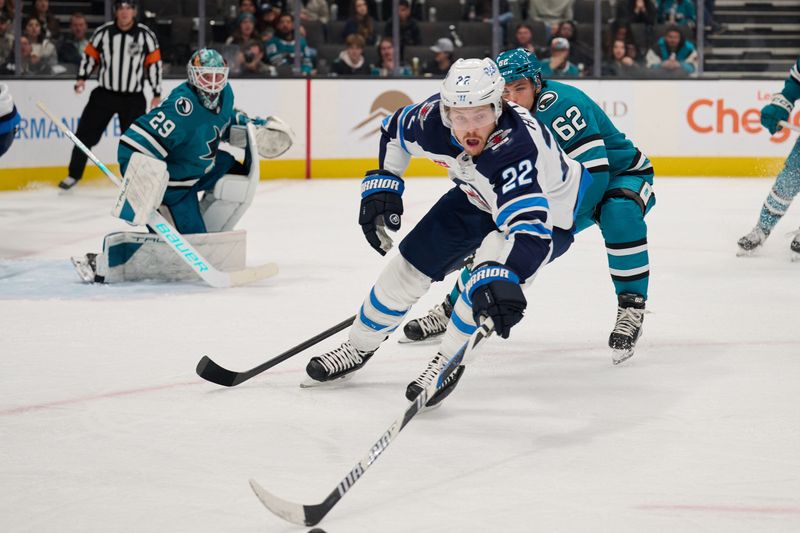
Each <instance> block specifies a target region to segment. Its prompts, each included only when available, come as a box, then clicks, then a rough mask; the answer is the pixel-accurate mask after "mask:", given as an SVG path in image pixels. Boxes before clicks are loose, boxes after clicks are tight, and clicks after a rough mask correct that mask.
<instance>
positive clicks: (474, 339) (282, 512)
mask: <svg viewBox="0 0 800 533" xmlns="http://www.w3.org/2000/svg"><path fill="white" fill-rule="evenodd" d="M492 331H494V324H493V323H492V320H491V319H490V318H487V319H486V320H485V321H484V323H483V324H481V325H480V326H479V327H478V329H477V330H476V331H475V333H473V334H472V336H471V337H470V338H469V340H468V341H467V342H466V343H465V344H464V346H463V347H462V348H461V349H460V350H459V351H458V352H457V353H456V354H455V355H454V356H453V357H452V359H450V361H448V363H447V366H445V367H444V368H443V369H442V371H441V372H440V373H439V379H437V380H436V381H435V382H433V383H431V384H430V386H429V387H428V388H427V389H425V390H423V391H422V393H420V395H419V396H417V397H416V399H415V400H414V401H413V402H411V404H410V405H409V406H408V407H407V408H406V410H405V411H404V412H403V414H402V415H400V416H399V417H397V418H396V419H395V421H394V422H392V425H391V426H389V429H387V430H386V431H385V432H384V433H383V435H381V436H380V437H379V438H378V440H377V441H376V442H375V444H373V445H372V447H371V448H370V450H369V452H367V455H366V456H365V457H364V458H363V459H361V460H360V461H359V462H358V463H357V464H356V466H354V467H353V469H352V470H350V472H349V473H348V474H347V475H346V476H345V477H344V479H342V480H341V481H340V482H339V484H338V485H337V486H336V488H335V489H333V491H332V492H331V493H330V494H328V497H327V498H325V500H324V501H323V502H322V503H318V504H316V505H303V504H299V503H293V502H290V501H287V500H284V499H282V498H279V497H277V496H275V495H274V494H272V493H271V492H268V491H267V490H266V489H264V488H263V487H262V486H261V485H259V484H258V483H257V482H256V481H255V480H254V479H251V480H250V488H252V489H253V492H255V493H256V496H258V499H259V500H261V503H262V504H264V506H265V507H266V508H267V509H269V510H270V511H272V512H273V513H274V514H275V515H277V516H279V517H281V518H283V519H284V520H286V521H288V522H291V523H293V524H298V525H301V526H304V525H305V526H315V525H317V524H319V523H320V521H322V519H323V518H324V517H325V515H327V514H328V512H330V510H331V509H333V506H334V505H336V504H337V503H338V502H339V500H341V499H342V497H343V496H344V495H345V493H346V492H347V491H348V490H350V488H351V487H352V486H353V485H355V483H356V481H358V480H359V479H360V478H361V476H363V475H364V472H366V471H367V469H368V468H369V467H370V466H372V464H373V463H374V462H375V461H377V460H378V457H380V455H381V454H382V453H383V452H384V450H386V448H388V447H389V444H391V442H392V440H393V439H394V438H395V437H396V436H397V434H398V433H400V432H401V431H402V430H403V428H404V427H406V425H407V424H408V423H409V422H410V421H411V419H412V418H414V417H415V416H416V415H417V414H418V413H419V412H420V410H422V408H423V407H424V406H425V404H426V403H427V401H428V398H429V397H431V396H433V395H434V394H435V393H436V390H437V389H438V388H439V387H441V385H442V383H443V382H444V380H445V379H446V378H447V376H449V375H450V374H451V373H452V372H453V371H454V370H455V369H456V368H458V365H460V364H462V363H463V362H464V361H465V360H466V359H468V358H471V356H472V354H473V352H474V350H475V348H476V347H477V346H478V344H479V343H480V342H481V341H482V340H483V339H485V338H487V337H488V336H489V335H491V334H492Z"/></svg>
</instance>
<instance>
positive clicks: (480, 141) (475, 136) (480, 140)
mask: <svg viewBox="0 0 800 533" xmlns="http://www.w3.org/2000/svg"><path fill="white" fill-rule="evenodd" d="M456 138H457V139H458V142H459V143H461V146H463V147H464V151H465V152H467V153H468V154H469V155H471V156H473V157H474V156H476V155H480V153H481V152H483V149H484V148H485V147H486V140H487V139H488V134H487V135H483V134H482V132H480V131H479V130H472V131H467V132H465V133H463V134H459V133H458V132H456Z"/></svg>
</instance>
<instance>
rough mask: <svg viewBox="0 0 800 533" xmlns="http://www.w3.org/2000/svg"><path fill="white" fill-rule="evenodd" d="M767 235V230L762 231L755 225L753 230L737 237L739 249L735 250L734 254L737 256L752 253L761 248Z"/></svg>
mask: <svg viewBox="0 0 800 533" xmlns="http://www.w3.org/2000/svg"><path fill="white" fill-rule="evenodd" d="M767 237H769V232H768V231H764V229H763V228H762V227H761V226H756V227H755V228H753V231H751V232H750V233H748V234H747V235H745V236H744V237H742V238H741V239H739V242H738V245H739V251H738V252H736V255H737V256H739V257H742V256H748V255H753V254H754V253H756V251H757V250H758V249H759V248H761V246H762V245H763V244H764V241H766V240H767Z"/></svg>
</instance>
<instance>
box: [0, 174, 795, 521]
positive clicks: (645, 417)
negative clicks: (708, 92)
mask: <svg viewBox="0 0 800 533" xmlns="http://www.w3.org/2000/svg"><path fill="white" fill-rule="evenodd" d="M770 184H771V181H770V180H735V179H713V180H712V179H663V178H661V179H657V184H656V193H657V195H658V204H657V205H656V207H655V208H654V210H653V211H652V212H651V213H650V215H649V216H648V219H647V220H648V224H649V227H650V236H649V241H650V253H651V265H652V276H651V293H650V301H649V303H648V308H649V310H650V311H651V313H650V314H648V315H647V317H646V319H645V333H644V337H643V338H642V340H641V342H640V344H639V349H638V352H637V354H636V356H635V357H634V358H633V359H631V360H629V361H627V362H626V363H624V364H622V365H620V366H618V367H614V366H612V364H611V354H610V353H609V350H608V348H607V347H606V340H607V337H608V333H609V331H610V328H611V326H612V324H613V320H614V316H615V311H616V308H615V299H614V295H613V289H612V286H611V282H610V280H609V278H608V273H607V267H606V259H605V250H604V249H603V244H602V239H601V238H600V235H599V232H598V231H597V230H596V229H589V230H587V231H586V232H584V233H582V234H581V235H579V237H578V239H577V241H576V243H575V245H573V248H572V249H571V250H570V251H569V253H567V254H566V255H565V256H564V257H562V258H560V259H559V260H558V261H557V262H556V263H554V264H552V265H550V266H548V267H547V268H546V269H545V271H544V272H543V273H542V274H541V275H540V276H539V277H538V278H537V279H536V281H535V282H534V284H533V286H532V287H531V289H530V291H529V292H528V300H529V307H528V312H527V316H526V319H525V321H524V322H523V323H522V324H521V325H519V326H518V327H516V328H515V329H514V331H513V334H512V337H511V339H510V340H508V341H503V340H500V339H492V340H490V341H489V342H488V343H486V345H485V348H484V349H483V351H482V355H481V357H480V358H479V360H478V361H476V363H475V364H474V365H472V367H470V368H468V369H467V372H466V373H465V375H464V378H463V379H462V381H461V384H460V385H459V388H458V390H457V391H456V392H455V393H454V394H453V395H452V396H451V397H450V398H449V399H448V400H447V401H446V402H445V404H444V406H443V407H442V408H441V409H438V410H436V411H433V412H431V413H426V414H424V415H421V416H419V417H418V418H416V419H415V420H414V421H413V422H412V423H411V424H410V425H409V426H408V427H407V428H406V429H405V430H404V431H403V433H402V434H401V435H400V436H399V437H398V439H397V440H396V441H395V442H394V443H392V445H391V446H390V448H389V449H388V450H387V451H386V453H384V455H382V456H381V458H380V460H379V461H378V462H377V463H376V464H375V465H373V467H372V468H371V469H370V471H369V472H368V473H367V474H366V475H365V477H364V478H363V479H362V480H360V481H359V482H358V484H357V485H356V486H355V487H354V488H353V489H352V491H351V492H350V493H348V494H347V496H346V497H345V498H344V499H343V500H342V501H341V502H340V503H339V505H338V506H337V507H336V508H335V509H334V510H333V511H332V512H331V513H330V514H329V515H328V517H327V518H326V519H325V521H323V523H322V524H321V527H323V528H324V529H325V530H326V531H327V532H328V533H354V532H370V533H371V532H376V531H380V532H382V533H394V532H403V533H406V532H409V531H415V532H418V533H423V532H442V531H458V532H463V531H469V532H484V531H487V532H488V531H491V532H499V531H502V532H511V531H514V532H517V531H519V532H530V531H547V532H555V531H559V532H598V531H608V532H614V533H620V532H636V533H641V532H660V531H664V532H675V531H680V532H686V531H692V532H693V531H702V532H712V531H713V532H721V531H724V532H737V531H740V532H753V531H759V532H760V531H770V532H795V531H800V454H799V453H798V452H800V414H798V411H799V409H798V405H800V322H798V314H797V309H798V302H800V283H798V280H800V264H798V263H794V264H793V263H790V262H789V260H788V257H789V250H788V244H789V239H787V238H784V237H783V233H784V232H788V231H790V230H793V229H795V228H796V227H797V225H798V223H800V219H798V215H797V210H796V209H793V210H791V211H790V213H789V214H788V215H787V216H786V220H785V221H783V222H782V223H781V225H780V226H778V227H777V228H776V230H775V232H774V233H773V235H772V237H770V240H769V241H768V242H767V244H766V246H765V249H764V250H763V252H762V254H761V255H760V256H758V257H751V258H737V257H736V256H735V251H736V240H737V239H738V238H739V237H740V236H742V235H744V234H745V233H747V231H749V230H750V229H751V227H752V225H753V224H754V223H755V221H756V218H757V214H758V210H759V208H760V205H761V202H762V200H763V198H764V197H765V196H766V194H767V192H768V190H769V187H770ZM358 186H359V183H358V181H357V180H342V181H335V180H324V181H313V182H303V181H283V182H282V181H273V182H268V183H264V184H262V186H261V188H260V189H259V193H258V196H257V197H256V199H255V201H254V204H253V207H252V208H251V210H250V211H249V212H248V214H247V215H246V216H245V218H244V219H243V220H242V223H241V227H244V228H246V229H247V230H248V240H249V252H248V261H249V263H250V264H257V263H262V262H267V261H277V262H278V263H279V264H280V267H281V273H280V274H279V275H278V276H277V277H275V278H272V279H269V280H265V281H263V282H260V283H258V284H256V285H253V286H249V287H241V288H234V289H228V290H215V289H211V288H208V287H206V286H204V285H202V284H201V283H200V282H198V283H184V284H173V285H167V284H161V283H143V284H128V285H118V286H101V285H94V286H89V285H83V284H81V283H80V282H79V280H78V277H77V276H76V275H75V273H74V272H73V270H72V267H71V265H70V264H69V261H68V258H69V256H70V255H77V254H82V253H85V252H88V251H97V250H98V248H99V246H100V243H101V238H102V236H103V235H104V234H105V233H107V232H110V231H116V230H124V229H126V228H127V226H126V225H125V224H124V223H121V222H119V221H115V220H114V219H112V218H111V217H110V216H109V215H108V212H109V210H110V209H111V206H112V204H113V191H112V190H111V189H110V188H90V187H86V186H78V187H77V188H76V189H75V192H74V194H71V195H64V196H59V195H57V193H56V192H55V191H54V190H52V189H45V190H36V191H24V192H14V193H2V194H0V391H2V392H1V393H0V531H3V532H23V531H25V532H37V533H38V532H42V531H59V532H86V531H124V532H127V531H130V532H134V531H135V532H142V531H158V532H162V531H181V532H183V531H187V532H188V531H191V532H223V531H224V532H256V531H270V532H273V531H274V532H291V531H305V530H306V529H308V528H300V527H297V526H292V525H290V524H286V523H284V522H282V521H281V520H280V519H278V518H276V517H274V516H272V515H271V514H270V513H269V512H268V511H267V510H266V509H264V508H263V507H262V506H261V504H260V503H259V502H258V500H257V499H256V497H255V496H254V495H253V494H252V493H251V491H250V488H249V487H248V484H247V479H248V478H250V477H254V478H255V479H257V480H258V481H259V482H260V483H261V484H262V485H264V486H265V487H266V488H267V489H269V490H271V491H273V492H275V493H276V494H277V495H279V496H281V497H283V498H287V499H291V500H295V501H300V502H303V503H318V502H320V501H322V499H323V498H324V497H325V496H326V495H327V493H328V492H329V491H331V490H332V489H333V488H334V487H335V486H336V484H337V483H338V482H339V480H340V479H341V478H342V477H343V476H344V475H345V474H346V473H347V472H348V471H349V470H350V468H352V466H353V465H354V464H355V463H356V461H357V460H358V459H359V458H361V457H362V456H363V455H364V453H365V452H366V451H367V449H368V448H369V446H370V445H371V444H372V443H373V442H374V441H375V440H376V439H377V438H378V436H379V435H380V434H381V433H383V431H384V430H385V429H386V428H387V427H388V425H389V424H390V423H391V421H392V420H393V419H394V418H395V417H396V416H397V415H398V414H399V413H401V412H402V411H403V410H404V408H405V400H404V397H403V392H404V390H405V386H406V384H407V383H408V382H409V381H410V380H411V379H413V378H414V377H415V376H416V375H417V374H418V373H419V372H420V371H421V370H422V369H423V368H424V366H425V363H426V361H427V360H428V358H429V357H430V356H432V355H433V353H434V351H435V347H433V346H430V345H428V346H408V345H398V344H396V343H395V342H394V339H390V340H389V341H388V342H387V343H386V344H385V345H384V346H383V347H382V348H381V350H380V352H378V354H376V356H375V357H374V358H373V359H372V360H371V362H370V363H369V364H368V365H367V366H366V367H365V368H364V370H363V371H361V372H360V373H359V374H358V375H357V376H356V377H355V378H354V379H353V380H351V381H350V382H348V383H347V384H346V385H343V386H341V387H338V388H328V389H324V388H322V389H321V388H316V389H305V390H301V389H300V388H299V387H298V384H299V382H300V381H301V380H302V377H303V367H304V366H305V363H306V362H307V360H308V358H309V357H311V356H312V355H315V354H317V353H319V352H321V351H322V350H325V349H329V348H331V347H333V346H335V345H336V344H338V343H339V342H341V341H342V340H343V339H344V338H345V335H344V334H340V335H338V336H336V337H335V338H333V339H330V340H329V341H326V342H324V343H322V344H321V345H320V346H319V347H318V348H317V349H311V350H309V351H308V352H307V353H304V354H301V355H299V356H297V357H295V358H293V359H290V360H289V361H287V362H285V363H283V364H281V365H280V366H278V367H276V368H274V369H272V370H271V371H268V372H266V373H264V374H262V375H261V376H259V377H257V378H255V379H253V380H251V381H250V382H247V383H245V384H243V385H240V386H239V387H236V388H233V389H221V388H219V387H217V386H215V385H212V384H210V383H206V382H202V381H201V380H200V379H199V378H197V377H196V376H195V374H194V367H195V365H196V363H197V361H198V359H199V358H200V356H202V355H204V354H208V355H211V356H212V357H213V358H214V359H215V360H216V361H217V362H219V363H220V364H223V365H225V366H227V367H229V368H233V369H239V370H243V369H247V368H250V367H253V366H255V365H257V364H258V363H261V362H262V361H264V360H266V359H268V358H270V357H272V356H274V355H276V354H278V353H280V352H281V351H283V350H285V349H286V348H288V347H291V346H293V345H295V344H297V343H299V342H300V341H301V340H303V339H305V338H308V337H310V336H312V335H313V334H315V333H317V332H319V331H321V330H323V329H326V328H328V327H329V326H332V325H333V324H335V323H337V322H339V321H341V320H343V319H344V318H346V317H347V316H349V315H351V314H353V313H354V312H355V311H356V310H357V308H358V306H359V305H360V302H361V299H362V298H363V296H364V295H365V294H366V292H367V291H368V290H369V288H370V286H371V284H372V282H373V281H374V279H375V278H376V276H377V274H378V272H379V271H380V269H381V267H382V266H383V265H384V264H385V263H386V259H383V258H381V257H379V256H378V254H376V253H375V252H374V251H372V250H371V249H370V248H369V246H368V245H367V244H366V242H365V241H364V240H363V236H362V234H361V231H360V229H359V228H358V226H357V224H356V218H357V216H356V213H357V203H358V197H359V195H358ZM448 187H449V183H448V182H447V181H446V180H443V179H413V180H410V181H409V182H408V184H407V192H406V198H405V201H406V215H405V216H404V219H403V231H402V232H401V233H404V232H405V231H407V230H408V228H410V227H412V226H413V224H414V222H415V221H416V220H418V219H419V217H420V216H421V215H422V214H423V213H424V212H425V210H426V208H427V207H428V206H429V205H431V204H432V203H433V201H434V200H435V198H437V197H438V195H439V194H440V193H442V192H444V191H445V190H446V189H447V188H448ZM450 282H451V280H447V281H446V282H445V283H444V284H440V285H435V286H434V288H433V289H432V291H431V292H430V293H429V295H428V296H426V298H425V299H424V300H423V301H422V302H420V304H419V305H418V306H417V307H416V308H415V309H414V311H413V314H414V315H416V314H419V313H423V312H425V311H426V310H427V309H428V307H429V306H431V305H433V304H435V303H437V302H438V301H439V300H440V299H441V297H442V295H443V293H444V292H445V291H446V290H449V287H450Z"/></svg>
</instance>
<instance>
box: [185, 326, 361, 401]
mask: <svg viewBox="0 0 800 533" xmlns="http://www.w3.org/2000/svg"><path fill="white" fill-rule="evenodd" d="M355 319H356V316H355V315H353V316H351V317H350V318H348V319H346V320H343V321H342V322H339V323H338V324H336V325H335V326H333V327H331V328H329V329H326V330H325V331H323V332H322V333H318V334H317V335H315V336H313V337H311V338H310V339H308V340H306V341H303V342H301V343H300V344H298V345H297V346H295V347H294V348H290V349H288V350H286V351H285V352H283V353H282V354H280V355H278V356H275V357H273V358H272V359H270V360H269V361H265V362H263V363H261V364H260V365H258V366H257V367H255V368H251V369H250V370H246V371H244V372H234V371H233V370H228V369H227V368H223V367H221V366H219V365H218V364H217V363H215V362H214V360H213V359H211V358H210V357H209V356H207V355H204V356H203V357H202V358H201V359H200V361H199V362H198V363H197V369H196V371H197V375H198V376H200V377H201V378H203V379H205V380H206V381H210V382H212V383H216V384H217V385H222V386H223V387H235V386H236V385H238V384H240V383H243V382H245V381H247V380H248V379H250V378H252V377H255V376H257V375H259V374H260V373H262V372H264V371H265V370H269V369H270V368H272V367H273V366H275V365H277V364H278V363H282V362H283V361H286V360H287V359H289V358H290V357H293V356H295V355H297V354H299V353H300V352H302V351H304V350H306V349H307V348H310V347H312V346H314V345H315V344H317V343H318V342H320V341H322V340H325V339H327V338H328V337H330V336H331V335H333V334H334V333H339V332H340V331H342V330H343V329H345V328H347V327H349V326H350V325H351V324H352V323H353V321H355Z"/></svg>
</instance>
